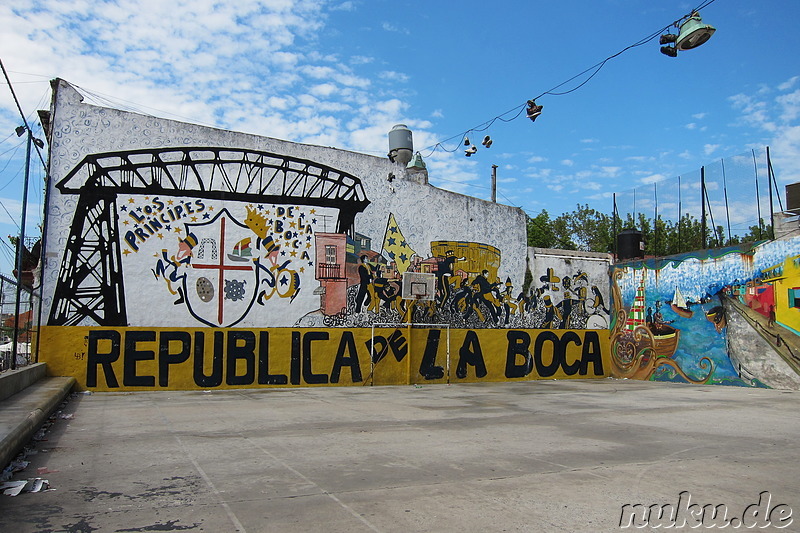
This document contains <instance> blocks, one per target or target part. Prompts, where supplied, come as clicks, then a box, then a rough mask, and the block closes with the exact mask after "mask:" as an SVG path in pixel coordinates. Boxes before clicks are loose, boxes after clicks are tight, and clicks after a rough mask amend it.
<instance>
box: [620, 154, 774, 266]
mask: <svg viewBox="0 0 800 533" xmlns="http://www.w3.org/2000/svg"><path fill="white" fill-rule="evenodd" d="M769 157H770V156H769V148H768V147H765V148H762V149H758V150H751V151H750V152H745V153H742V154H738V155H734V156H732V157H726V158H724V159H720V160H719V161H718V162H716V163H712V164H709V165H706V166H704V167H702V168H700V169H698V170H695V171H693V172H689V173H687V174H683V175H681V176H678V177H674V178H667V179H657V180H655V179H654V180H653V181H652V182H651V183H647V184H644V185H641V186H639V187H636V188H634V189H629V190H627V191H622V192H618V193H616V194H615V197H614V200H615V202H614V205H615V209H616V213H617V215H618V216H619V218H620V220H621V223H622V226H623V227H622V228H617V230H621V229H638V230H640V231H642V232H643V233H645V234H647V236H648V238H649V239H650V240H655V241H656V244H657V246H656V247H655V248H657V249H658V252H659V254H658V255H668V254H671V253H676V250H673V249H672V248H675V245H674V244H673V243H670V242H667V241H666V237H667V236H666V234H667V233H668V232H667V231H665V228H669V229H671V230H672V231H671V232H669V233H670V234H672V235H673V237H674V235H675V234H677V235H679V238H678V240H679V241H683V242H682V243H679V244H683V245H684V247H685V245H686V244H687V243H686V241H687V240H691V241H692V244H693V245H694V247H695V249H700V248H707V247H722V246H727V245H729V244H738V243H739V242H743V241H745V240H760V239H768V238H770V237H771V233H770V227H771V214H772V213H773V212H780V211H783V210H784V207H783V203H784V202H783V191H780V190H779V189H778V186H777V182H776V180H775V179H774V174H773V172H772V168H771V164H770V160H769ZM656 222H658V223H656ZM643 225H644V226H648V227H646V228H645V227H642V226H643ZM701 226H703V227H705V228H706V233H705V235H703V234H702V232H701V231H699V228H700V227H701ZM659 232H661V235H659ZM659 239H661V240H663V241H664V242H659ZM695 240H696V241H698V242H694V241H695Z"/></svg>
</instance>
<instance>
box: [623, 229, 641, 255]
mask: <svg viewBox="0 0 800 533" xmlns="http://www.w3.org/2000/svg"><path fill="white" fill-rule="evenodd" d="M628 259H644V239H643V238H642V232H641V231H639V230H636V229H626V230H623V231H621V232H620V233H619V235H617V260H618V261H626V260H628Z"/></svg>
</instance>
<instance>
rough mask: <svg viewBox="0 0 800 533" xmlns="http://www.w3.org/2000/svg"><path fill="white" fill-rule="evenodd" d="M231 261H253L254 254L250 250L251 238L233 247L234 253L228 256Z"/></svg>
mask: <svg viewBox="0 0 800 533" xmlns="http://www.w3.org/2000/svg"><path fill="white" fill-rule="evenodd" d="M228 259H230V260H231V261H239V262H243V261H252V259H253V252H252V251H251V249H250V237H247V238H246V239H242V240H241V241H239V242H237V243H236V244H235V245H234V246H233V251H232V253H229V254H228Z"/></svg>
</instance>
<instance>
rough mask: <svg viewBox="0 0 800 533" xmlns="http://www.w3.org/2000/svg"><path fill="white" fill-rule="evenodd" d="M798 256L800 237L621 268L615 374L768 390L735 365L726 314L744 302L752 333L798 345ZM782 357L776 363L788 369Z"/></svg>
mask: <svg viewBox="0 0 800 533" xmlns="http://www.w3.org/2000/svg"><path fill="white" fill-rule="evenodd" d="M798 254H800V239H799V238H793V239H789V240H781V241H773V242H767V243H763V244H761V245H759V246H755V247H750V246H741V247H732V248H724V249H720V250H713V251H706V252H704V253H702V254H685V255H681V256H675V257H671V258H666V259H659V260H646V261H638V262H630V263H624V264H617V265H615V266H614V268H613V269H612V279H611V282H612V293H613V299H614V310H613V324H612V330H611V344H612V346H611V350H612V365H613V368H612V375H613V376H615V377H620V378H631V379H643V380H654V381H676V382H684V383H685V382H689V383H703V384H704V383H709V384H725V385H739V386H755V387H763V386H766V385H765V384H764V383H763V382H762V381H761V380H760V379H759V376H758V375H754V374H753V373H751V372H747V371H746V368H745V367H746V365H743V364H742V363H741V362H740V361H736V360H732V359H731V357H730V355H729V354H730V350H729V349H728V339H727V313H729V312H731V307H730V305H736V303H737V302H738V303H739V304H741V305H740V306H739V307H738V308H737V309H741V311H735V312H742V313H744V315H745V316H748V315H749V316H750V322H749V323H750V324H751V325H752V327H754V328H760V329H762V330H765V331H766V330H769V329H771V328H778V329H779V330H780V333H781V334H782V335H783V338H784V339H787V338H790V339H792V338H793V339H797V338H798V337H797V334H798V330H797V328H796V326H797V325H798V324H800V306H798V305H796V304H795V302H794V300H793V299H792V296H793V294H794V290H795V287H798V294H800V268H798V265H800V260H799V259H800V255H798ZM756 315H758V316H756ZM759 317H761V318H760V319H759ZM762 323H763V324H762ZM767 333H768V334H767V335H766V337H769V336H770V335H769V331H768V332H767ZM775 333H778V330H775ZM772 336H773V337H774V336H775V335H774V334H773V335H772ZM784 344H785V342H784ZM775 347H776V348H779V347H780V342H776V343H775ZM780 352H781V351H780V350H777V351H776V352H775V353H774V354H773V359H774V360H775V361H777V362H778V364H780V365H784V366H785V365H786V364H787V363H785V362H784V361H782V360H781V357H782V354H781V353H780ZM786 368H787V369H788V371H789V372H794V371H793V370H792V369H791V368H789V367H788V366H787V367H786Z"/></svg>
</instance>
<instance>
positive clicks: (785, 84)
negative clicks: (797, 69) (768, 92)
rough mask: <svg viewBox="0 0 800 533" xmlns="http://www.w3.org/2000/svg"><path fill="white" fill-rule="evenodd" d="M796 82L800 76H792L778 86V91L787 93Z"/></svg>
mask: <svg viewBox="0 0 800 533" xmlns="http://www.w3.org/2000/svg"><path fill="white" fill-rule="evenodd" d="M797 80H800V76H792V77H791V78H789V79H788V80H786V81H785V82H783V83H781V84H780V85H778V90H779V91H788V90H789V89H791V88H792V87H794V86H795V84H796V83H797Z"/></svg>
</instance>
